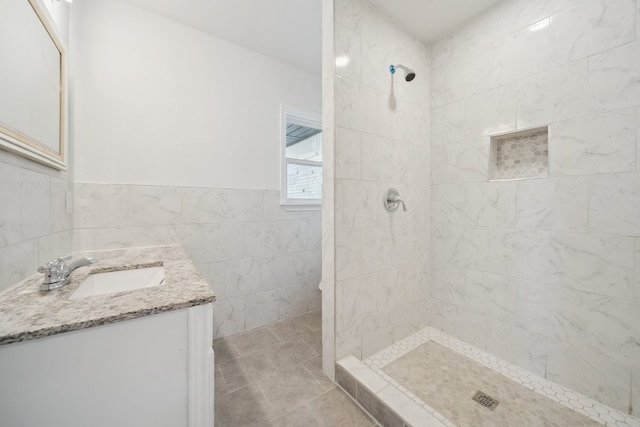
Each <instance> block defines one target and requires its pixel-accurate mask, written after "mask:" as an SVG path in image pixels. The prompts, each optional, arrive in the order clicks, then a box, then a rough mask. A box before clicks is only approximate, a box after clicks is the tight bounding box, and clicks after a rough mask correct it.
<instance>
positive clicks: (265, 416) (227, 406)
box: [213, 310, 376, 427]
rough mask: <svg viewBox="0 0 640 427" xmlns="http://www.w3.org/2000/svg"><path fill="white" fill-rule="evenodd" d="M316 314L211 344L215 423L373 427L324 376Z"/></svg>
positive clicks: (351, 402)
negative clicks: (214, 358)
mask: <svg viewBox="0 0 640 427" xmlns="http://www.w3.org/2000/svg"><path fill="white" fill-rule="evenodd" d="M321 323H322V322H321V314H320V311H319V310H318V311H314V312H310V313H306V314H303V315H300V316H296V317H293V318H290V319H286V320H283V321H280V322H277V323H274V324H272V325H269V326H266V327H263V328H259V329H254V330H252V331H249V332H246V333H243V334H239V335H234V336H231V337H227V338H222V339H219V340H216V341H214V343H213V348H214V351H215V354H216V370H215V372H216V380H215V381H216V397H215V424H216V427H225V426H233V427H240V426H261V427H262V426H278V427H280V426H292V427H296V426H304V427H315V426H325V427H331V426H353V427H356V426H374V425H376V424H375V422H374V421H373V420H372V419H371V418H370V417H369V416H368V415H367V414H366V413H365V412H364V411H362V410H361V409H360V408H359V407H358V406H357V405H356V404H355V403H353V401H352V400H351V399H350V398H349V397H347V395H346V394H344V392H343V391H342V390H341V389H339V388H337V387H336V385H335V384H334V383H332V382H331V380H329V378H327V377H326V376H325V375H324V373H323V372H322V362H321V352H322V336H321Z"/></svg>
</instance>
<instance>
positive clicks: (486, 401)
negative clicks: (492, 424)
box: [471, 391, 500, 411]
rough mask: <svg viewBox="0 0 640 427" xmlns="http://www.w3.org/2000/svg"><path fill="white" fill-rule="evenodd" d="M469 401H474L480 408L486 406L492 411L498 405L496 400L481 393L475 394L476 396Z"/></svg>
mask: <svg viewBox="0 0 640 427" xmlns="http://www.w3.org/2000/svg"><path fill="white" fill-rule="evenodd" d="M471 399H473V400H475V401H476V402H478V403H479V404H481V405H482V406H486V407H487V408H489V409H491V410H492V411H493V410H494V409H496V406H498V403H500V402H499V401H498V400H496V399H494V398H493V397H491V396H489V395H488V394H486V393H483V392H481V391H478V392H476V394H475V395H474V396H473V397H472V398H471Z"/></svg>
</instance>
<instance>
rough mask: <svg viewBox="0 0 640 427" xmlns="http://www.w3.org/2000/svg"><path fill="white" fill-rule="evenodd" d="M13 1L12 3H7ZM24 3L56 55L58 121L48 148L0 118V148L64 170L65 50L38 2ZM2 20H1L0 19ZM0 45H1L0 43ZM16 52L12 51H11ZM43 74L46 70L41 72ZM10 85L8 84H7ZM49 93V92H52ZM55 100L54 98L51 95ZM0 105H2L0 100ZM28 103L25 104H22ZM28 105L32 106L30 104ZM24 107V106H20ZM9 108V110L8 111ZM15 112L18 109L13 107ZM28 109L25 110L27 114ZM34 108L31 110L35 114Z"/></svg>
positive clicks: (32, 118) (24, 113)
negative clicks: (57, 63)
mask: <svg viewBox="0 0 640 427" xmlns="http://www.w3.org/2000/svg"><path fill="white" fill-rule="evenodd" d="M11 1H16V0H11ZM21 1H28V4H29V5H30V6H31V8H32V9H33V12H34V14H35V16H36V17H37V19H38V21H39V22H40V23H42V30H43V31H45V32H46V35H47V36H48V38H49V39H50V40H51V41H52V43H53V45H52V47H54V48H55V49H57V51H58V53H59V58H60V60H59V67H60V74H59V75H60V82H59V86H58V87H59V94H58V99H59V110H58V112H56V113H59V117H57V119H58V120H57V123H58V129H57V130H58V132H57V141H55V140H52V141H49V144H45V143H43V142H42V141H38V140H37V139H36V138H35V137H34V135H33V134H32V133H31V132H30V131H31V130H32V129H29V128H22V129H19V128H16V127H15V126H14V127H11V125H10V124H8V123H6V120H7V118H6V117H5V118H4V120H3V117H0V148H2V149H5V150H8V151H12V152H14V153H16V154H19V155H21V156H24V157H26V158H29V159H31V160H35V161H37V162H39V163H42V164H45V165H47V166H50V167H53V168H55V169H58V170H66V169H67V165H66V162H65V139H66V96H67V92H66V54H65V49H64V47H63V45H62V42H61V40H60V38H59V37H58V35H57V33H56V29H55V24H54V23H53V19H52V18H51V15H50V14H49V13H48V11H47V10H46V7H45V6H44V5H42V4H41V3H39V2H38V0H21ZM3 18H5V19H12V17H10V16H5V17H3ZM0 19H2V18H0ZM37 36H38V37H43V38H46V37H44V34H38V35H37ZM0 42H1V41H0ZM4 42H7V43H19V42H20V38H19V37H15V38H11V40H4ZM44 48H47V49H50V48H51V46H43V49H44ZM6 50H7V51H11V49H6ZM15 50H16V49H14V51H15ZM50 53H51V55H55V54H54V53H53V51H50ZM21 59H22V58H20V57H18V58H11V57H9V58H3V61H11V60H16V61H19V60H21ZM45 71H46V70H45ZM38 77H41V78H42V79H51V76H48V75H46V73H42V75H41V76H38ZM9 84H11V83H9ZM52 93H53V91H52ZM54 96H55V95H54ZM0 102H3V101H2V100H1V99H0ZM29 102H30V101H28V100H27V102H26V104H28V103H29ZM31 102H35V100H32V101H31ZM23 104H24V103H23ZM12 108H13V107H12ZM16 108H19V107H16ZM27 109H29V108H25V110H27ZM36 109H37V108H34V110H36ZM20 113H22V114H23V116H25V117H26V116H28V115H29V113H28V112H27V111H23V112H19V113H18V114H20ZM29 120H30V122H29V123H35V122H36V121H37V120H38V118H37V117H29Z"/></svg>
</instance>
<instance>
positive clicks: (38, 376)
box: [0, 304, 213, 427]
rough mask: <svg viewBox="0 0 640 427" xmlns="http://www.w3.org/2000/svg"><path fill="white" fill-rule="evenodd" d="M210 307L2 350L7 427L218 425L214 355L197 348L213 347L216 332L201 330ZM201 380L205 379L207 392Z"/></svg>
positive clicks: (2, 414) (2, 407)
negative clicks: (216, 417) (207, 335)
mask: <svg viewBox="0 0 640 427" xmlns="http://www.w3.org/2000/svg"><path fill="white" fill-rule="evenodd" d="M210 307H211V305H210V304H207V305H205V306H199V307H193V308H190V309H183V310H177V311H171V312H166V313H160V314H156V315H151V316H145V317H141V318H137V319H132V320H126V321H121V322H117V323H113V324H110V325H103V326H97V327H93V328H87V329H83V330H79V331H73V332H66V333H61V334H57V335H54V336H50V337H45V338H41V339H37V340H32V341H27V342H23V343H14V344H9V345H5V346H0V425H2V426H3V427H14V426H15V427H19V426H51V427H58V426H59V427H74V426H77V427H86V426H94V427H112V426H123V427H125V426H132V427H133V426H136V427H138V426H154V427H164V426H166V427H180V426H185V427H196V426H198V427H199V426H204V425H207V424H205V423H209V424H208V425H209V426H210V425H212V423H213V366H210V367H208V363H209V357H210V355H209V352H207V351H206V350H204V351H203V350H199V349H197V348H194V345H196V342H195V341H196V340H199V341H202V342H199V343H198V344H197V345H198V346H199V347H200V348H205V349H206V348H207V342H205V341H208V348H211V336H210V335H209V338H208V340H207V339H206V334H207V333H208V331H210V330H211V329H212V326H211V325H204V324H199V322H205V321H207V320H208V319H207V318H208V317H210V316H208V315H207V313H208V312H209V311H210ZM209 324H211V322H209ZM194 327H196V329H197V328H201V329H202V328H204V331H202V330H201V331H200V332H194ZM198 337H199V338H198ZM198 351H199V354H197V353H196V352H198ZM198 366H199V367H198ZM202 369H205V373H204V374H202V373H201V372H202ZM207 369H209V370H210V374H207V372H206V370H207ZM193 375H203V376H204V378H199V379H197V381H199V383H200V384H201V385H200V386H197V385H196V384H195V383H194V381H196V380H195V379H194V378H193ZM202 390H204V392H203V391H202ZM209 392H210V393H211V395H210V396H209V395H208V394H209ZM203 393H204V394H206V395H202V394H203ZM194 402H206V403H208V406H204V407H203V404H202V403H200V404H195V403H194Z"/></svg>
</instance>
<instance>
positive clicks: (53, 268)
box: [38, 255, 71, 283]
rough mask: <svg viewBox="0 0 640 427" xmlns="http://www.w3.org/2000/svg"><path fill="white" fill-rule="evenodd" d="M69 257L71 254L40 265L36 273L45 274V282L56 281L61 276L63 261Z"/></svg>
mask: <svg viewBox="0 0 640 427" xmlns="http://www.w3.org/2000/svg"><path fill="white" fill-rule="evenodd" d="M69 259H71V255H67V256H65V257H60V258H56V259H54V260H52V261H49V262H48V263H47V264H46V265H41V266H40V267H38V273H44V274H45V276H44V282H45V283H55V282H58V281H59V280H60V278H61V277H62V273H63V270H64V269H65V267H66V263H65V261H68V260H69Z"/></svg>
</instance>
